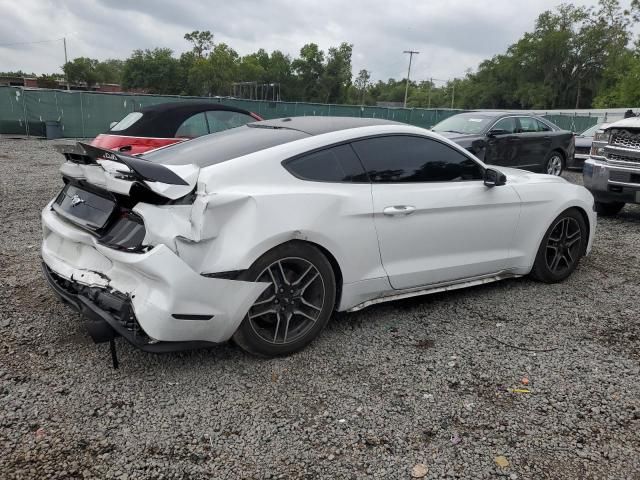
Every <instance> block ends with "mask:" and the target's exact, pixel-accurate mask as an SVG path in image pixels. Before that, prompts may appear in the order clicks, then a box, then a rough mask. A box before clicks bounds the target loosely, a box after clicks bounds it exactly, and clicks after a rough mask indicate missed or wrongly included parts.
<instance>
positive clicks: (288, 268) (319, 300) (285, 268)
mask: <svg viewBox="0 0 640 480" xmlns="http://www.w3.org/2000/svg"><path fill="white" fill-rule="evenodd" d="M256 281H258V282H266V283H270V286H269V287H267V289H266V290H265V291H264V292H263V293H262V295H261V296H260V297H259V298H258V299H257V300H256V301H255V303H254V304H253V305H252V306H251V308H250V309H249V312H248V318H249V322H250V324H251V327H252V329H253V331H254V332H255V333H256V334H257V335H258V336H260V337H261V338H262V339H263V340H265V341H266V342H269V343H272V344H278V345H284V344H289V343H293V342H295V341H296V340H298V339H300V338H301V337H303V336H304V335H305V334H306V333H307V332H308V331H309V330H311V329H312V328H313V326H314V324H315V323H316V321H317V320H318V318H319V317H320V313H321V312H322V308H323V306H324V301H325V295H326V291H325V285H324V279H323V278H322V275H321V274H320V272H319V271H318V269H317V268H316V266H315V265H314V264H313V263H311V262H309V261H308V260H305V259H304V258H297V257H289V258H282V259H279V260H277V261H275V262H273V263H272V264H271V265H269V266H268V267H267V268H265V269H264V270H263V271H262V272H261V273H260V275H258V278H257V279H256Z"/></svg>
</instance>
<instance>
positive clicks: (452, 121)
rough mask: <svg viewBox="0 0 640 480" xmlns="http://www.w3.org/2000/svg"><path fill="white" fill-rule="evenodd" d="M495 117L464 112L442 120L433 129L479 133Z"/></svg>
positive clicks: (436, 130)
mask: <svg viewBox="0 0 640 480" xmlns="http://www.w3.org/2000/svg"><path fill="white" fill-rule="evenodd" d="M495 119H496V117H487V116H484V115H481V114H480V115H479V114H477V113H463V114H460V115H454V116H453V117H449V118H447V119H445V120H443V121H441V122H440V123H438V124H437V125H435V126H434V127H433V128H432V130H433V131H434V132H453V133H467V134H479V133H482V132H484V131H485V129H486V128H487V126H488V125H489V124H490V123H492V122H493V121H495Z"/></svg>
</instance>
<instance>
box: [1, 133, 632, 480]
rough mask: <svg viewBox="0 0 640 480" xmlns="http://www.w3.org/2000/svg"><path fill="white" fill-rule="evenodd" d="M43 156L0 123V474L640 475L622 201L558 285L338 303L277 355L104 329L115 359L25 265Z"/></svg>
mask: <svg viewBox="0 0 640 480" xmlns="http://www.w3.org/2000/svg"><path fill="white" fill-rule="evenodd" d="M60 160H61V157H60V156H59V154H56V153H54V151H53V150H52V148H51V143H48V142H46V141H38V140H8V139H3V140H0V182H2V184H1V185H0V188H1V194H2V202H1V205H0V218H1V219H2V222H1V225H0V231H1V232H2V235H0V246H1V251H2V257H1V259H0V285H1V288H0V477H1V478H3V479H13V478H38V479H42V478H101V479H126V478H135V479H143V478H215V479H225V478H228V479H234V480H235V479H244V478H246V479H254V478H255V479H262V478H287V479H288V478H294V479H298V478H304V479H318V478H323V479H324V478H326V479H342V478H345V479H351V478H353V479H356V478H389V479H403V478H411V475H412V471H413V473H415V474H416V475H421V474H422V473H424V469H422V468H421V467H416V465H418V464H423V465H424V466H425V467H426V469H427V470H428V473H427V475H426V477H424V478H473V479H477V478H495V477H506V478H509V479H515V478H533V479H541V478H557V479H573V478H594V479H595V478H598V479H600V478H612V479H626V478H636V479H637V478H640V428H639V427H640V382H638V379H639V374H640V318H639V317H640V316H639V313H640V307H639V302H638V299H637V298H638V287H639V285H640V208H638V207H637V206H627V207H626V208H625V210H624V211H623V213H622V214H621V215H620V216H619V217H617V218H615V219H600V223H599V225H598V230H597V235H596V240H595V245H594V249H593V252H592V254H591V256H589V257H588V258H586V259H584V260H583V261H582V263H581V264H580V266H579V268H578V270H577V271H576V272H575V273H574V275H573V276H572V277H571V278H570V279H569V280H567V281H566V282H564V283H562V284H559V285H543V284H540V283H535V282H533V281H531V280H529V279H526V278H524V279H518V280H509V281H504V282H500V283H495V284H490V285H485V286H480V287H475V288H472V289H467V290H463V291H457V292H448V293H442V294H436V295H432V296H428V297H423V298H418V299H411V300H406V301H400V302H395V303H390V304H384V305H380V306H376V307H371V308H368V309H365V310H363V311H361V312H358V313H354V314H344V315H338V316H337V318H335V319H334V320H333V321H332V322H331V323H330V325H329V326H328V328H327V330H326V331H325V332H324V333H323V334H322V336H321V338H320V339H319V340H318V341H316V342H314V343H313V344H312V345H311V346H310V347H309V348H307V349H306V350H305V351H303V352H301V353H299V354H297V355H294V356H291V357H289V358H282V359H277V360H268V361H266V360H259V359H255V358H252V357H249V356H247V355H245V354H244V353H242V352H241V351H239V349H237V348H235V347H234V346H232V345H222V346H219V347H216V348H212V349H208V350H201V351H196V352H188V353H179V354H165V355H153V354H147V353H143V352H139V351H137V350H135V349H134V348H132V347H130V346H129V345H127V344H126V343H124V342H123V341H121V340H119V341H118V349H119V356H120V361H121V366H120V369H119V370H113V369H112V368H111V365H110V357H109V350H108V346H107V345H105V344H102V345H97V346H96V345H93V344H92V342H91V340H90V339H89V337H88V336H87V335H86V333H85V332H84V330H83V328H82V325H81V324H80V322H79V319H78V316H77V314H75V313H74V312H73V311H72V310H70V309H69V308H67V307H65V306H63V305H62V304H60V303H59V302H58V301H56V299H55V298H54V295H53V294H52V293H51V292H50V291H49V288H48V287H47V286H46V285H45V282H44V280H43V278H42V275H41V273H40V266H39V261H40V260H39V251H38V249H39V243H40V235H41V233H40V220H39V214H40V209H41V208H42V207H43V206H44V204H45V202H47V201H48V200H49V199H50V198H52V197H53V196H54V195H55V194H56V193H57V191H58V190H59V188H60V184H61V182H60V178H59V175H58V172H57V169H58V166H59V164H60ZM567 176H568V177H569V178H570V179H571V180H572V181H579V179H580V175H579V174H576V173H568V174H567ZM506 344H508V345H510V346H508V345H506ZM525 349H529V350H539V351H537V352H534V351H529V350H525ZM523 378H526V379H528V385H524V384H523ZM525 383H526V381H525ZM514 388H515V389H522V388H528V389H529V390H530V393H518V392H512V391H510V389H514ZM500 457H504V458H500ZM505 461H506V462H508V465H506V466H499V464H500V463H502V464H503V465H505V463H504V462H505ZM414 467H416V468H415V470H412V469H414ZM420 470H422V471H420Z"/></svg>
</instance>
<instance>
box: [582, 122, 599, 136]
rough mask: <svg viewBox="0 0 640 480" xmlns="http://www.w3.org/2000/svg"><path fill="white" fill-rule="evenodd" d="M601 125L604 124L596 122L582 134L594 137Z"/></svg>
mask: <svg viewBox="0 0 640 480" xmlns="http://www.w3.org/2000/svg"><path fill="white" fill-rule="evenodd" d="M601 126H602V124H601V123H596V124H595V125H594V126H593V127H589V128H587V129H586V130H585V131H584V132H582V133H581V134H580V135H582V136H583V137H593V136H594V135H595V134H596V132H597V131H598V130H599V129H600V128H601Z"/></svg>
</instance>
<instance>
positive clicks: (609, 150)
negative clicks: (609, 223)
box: [582, 117, 640, 216]
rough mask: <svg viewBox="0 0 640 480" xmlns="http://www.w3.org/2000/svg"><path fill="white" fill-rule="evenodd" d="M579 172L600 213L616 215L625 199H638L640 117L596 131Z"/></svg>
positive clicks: (639, 185)
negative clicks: (587, 155)
mask: <svg viewBox="0 0 640 480" xmlns="http://www.w3.org/2000/svg"><path fill="white" fill-rule="evenodd" d="M582 175H583V179H584V186H585V187H587V188H588V189H589V191H590V192H591V193H592V194H593V196H594V198H595V200H596V203H595V208H596V211H597V212H598V213H599V214H600V215H604V216H608V215H615V214H617V213H618V212H619V211H620V210H622V208H623V207H624V205H625V204H626V203H640V117H631V118H625V119H623V120H619V121H617V122H613V123H610V124H609V125H607V126H606V128H604V129H602V130H599V131H598V132H596V134H595V136H594V139H593V144H592V146H591V153H590V155H589V159H587V160H586V161H585V163H584V169H583V170H582Z"/></svg>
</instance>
